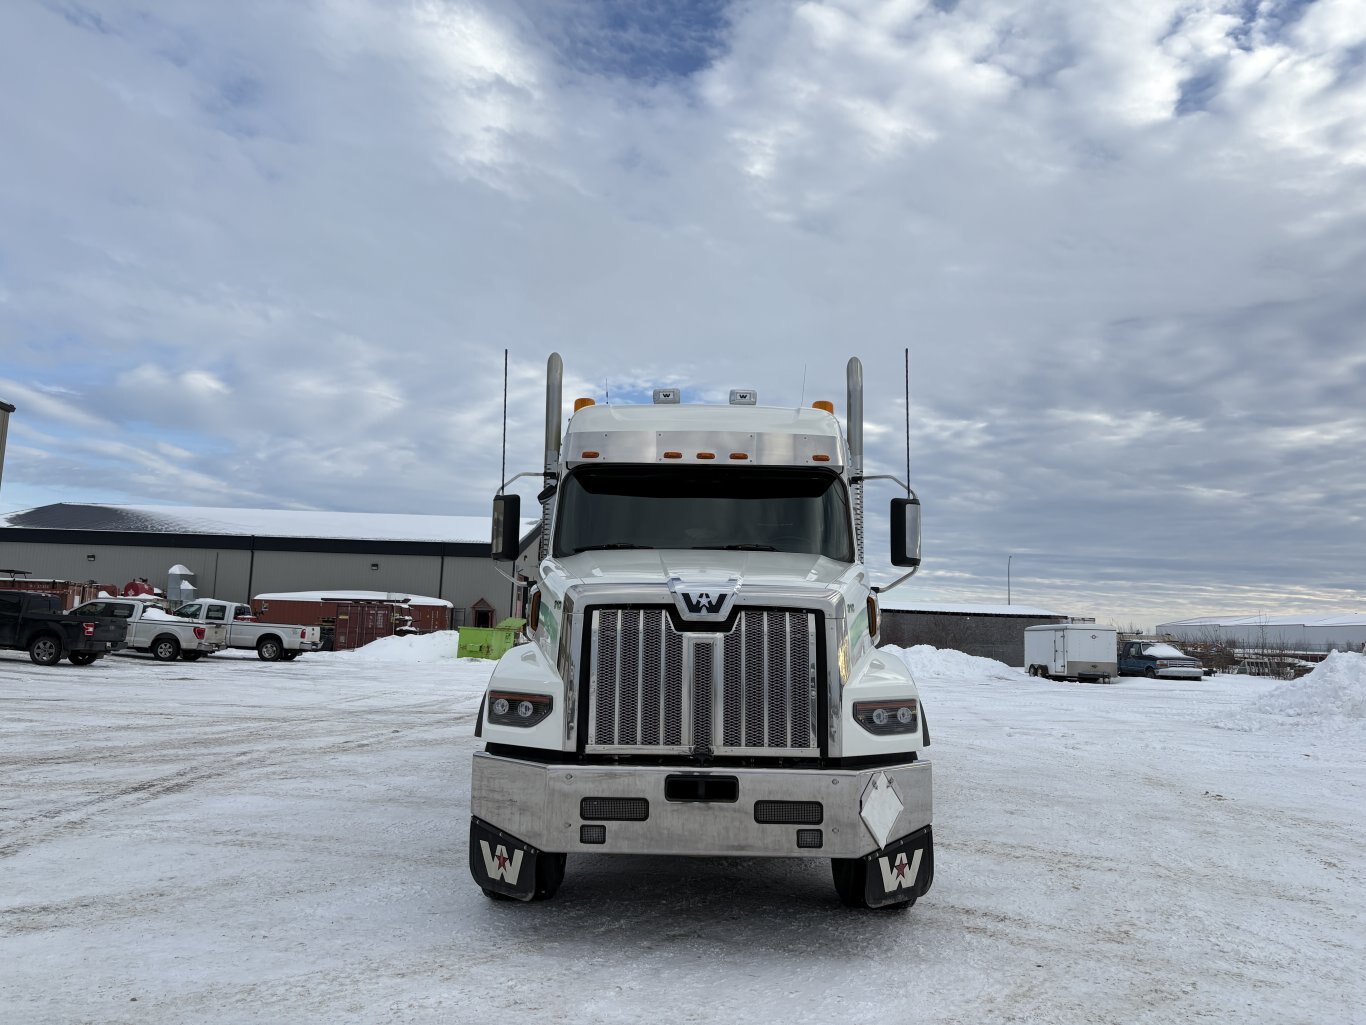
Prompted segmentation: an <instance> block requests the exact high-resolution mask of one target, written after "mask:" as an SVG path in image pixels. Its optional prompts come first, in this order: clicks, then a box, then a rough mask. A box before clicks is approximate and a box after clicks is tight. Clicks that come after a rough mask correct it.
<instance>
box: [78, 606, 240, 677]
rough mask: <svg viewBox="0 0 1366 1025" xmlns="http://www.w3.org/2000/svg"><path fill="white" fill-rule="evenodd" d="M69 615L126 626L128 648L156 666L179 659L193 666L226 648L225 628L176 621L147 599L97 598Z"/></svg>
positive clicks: (226, 631) (226, 632)
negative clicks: (147, 654) (149, 657)
mask: <svg viewBox="0 0 1366 1025" xmlns="http://www.w3.org/2000/svg"><path fill="white" fill-rule="evenodd" d="M69 615H73V616H94V617H95V618H98V619H112V620H115V621H116V622H119V623H125V624H127V626H128V635H127V642H128V647H129V648H131V649H133V650H134V651H145V652H150V653H151V655H152V657H153V658H155V659H156V660H157V661H158V662H174V661H175V660H176V659H177V658H182V659H184V660H185V661H186V662H193V661H194V660H195V659H197V658H201V657H203V656H204V655H211V654H213V653H214V652H215V651H221V650H222V649H223V648H225V647H227V645H228V629H227V627H225V626H221V625H219V626H213V625H207V624H206V625H203V626H200V625H197V624H195V623H186V622H185V621H184V620H180V619H176V618H175V617H174V616H172V615H170V614H169V613H168V612H166V610H165V609H163V608H162V607H161V603H160V601H159V600H153V599H150V598H97V599H95V600H94V601H88V602H86V603H85V604H84V605H77V606H76V607H75V608H74V609H72V610H71V612H70V613H69Z"/></svg>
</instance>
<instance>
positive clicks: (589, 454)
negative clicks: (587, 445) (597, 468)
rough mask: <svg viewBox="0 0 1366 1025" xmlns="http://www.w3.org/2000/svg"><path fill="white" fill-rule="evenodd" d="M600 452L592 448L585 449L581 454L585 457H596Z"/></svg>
mask: <svg viewBox="0 0 1366 1025" xmlns="http://www.w3.org/2000/svg"><path fill="white" fill-rule="evenodd" d="M600 454H601V453H599V452H594V451H593V450H592V449H586V450H585V451H583V452H581V453H579V455H580V456H582V457H583V458H584V459H596V458H598V456H599V455H600Z"/></svg>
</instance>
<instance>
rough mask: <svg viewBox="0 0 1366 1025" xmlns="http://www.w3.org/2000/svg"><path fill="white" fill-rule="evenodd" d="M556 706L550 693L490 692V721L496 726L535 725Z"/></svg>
mask: <svg viewBox="0 0 1366 1025" xmlns="http://www.w3.org/2000/svg"><path fill="white" fill-rule="evenodd" d="M554 707H555V699H554V698H552V697H551V696H550V695H549V694H514V693H512V692H511V691H490V692H489V722H490V723H492V724H494V725H495V726H520V727H523V728H525V727H528V726H535V725H536V724H537V723H538V722H542V721H543V720H544V719H545V717H546V716H548V715H549V714H550V710H551V709H552V708H554Z"/></svg>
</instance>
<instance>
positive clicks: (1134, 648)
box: [1119, 640, 1205, 680]
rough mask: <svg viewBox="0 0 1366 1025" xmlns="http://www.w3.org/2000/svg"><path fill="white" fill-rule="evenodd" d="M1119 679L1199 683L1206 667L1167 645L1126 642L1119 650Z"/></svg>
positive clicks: (1159, 642) (1163, 642) (1148, 642)
mask: <svg viewBox="0 0 1366 1025" xmlns="http://www.w3.org/2000/svg"><path fill="white" fill-rule="evenodd" d="M1119 675H1120V676H1146V677H1148V678H1149V679H1152V680H1156V679H1163V680H1198V679H1200V678H1201V677H1203V676H1204V675H1205V667H1204V666H1203V665H1201V664H1200V660H1199V659H1198V658H1191V657H1190V656H1189V655H1187V654H1186V653H1185V652H1184V651H1182V650H1181V649H1180V648H1177V647H1174V646H1173V645H1171V644H1168V643H1167V642H1166V641H1144V640H1137V641H1125V642H1124V644H1123V645H1122V646H1121V647H1120V650H1119Z"/></svg>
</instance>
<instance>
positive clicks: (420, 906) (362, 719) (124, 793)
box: [0, 635, 1366, 1025]
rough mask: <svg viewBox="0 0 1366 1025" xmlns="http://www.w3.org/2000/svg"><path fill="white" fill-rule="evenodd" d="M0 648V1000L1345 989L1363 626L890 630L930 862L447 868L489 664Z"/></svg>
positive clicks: (111, 1011) (316, 1001) (840, 1007)
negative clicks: (1067, 651)
mask: <svg viewBox="0 0 1366 1025" xmlns="http://www.w3.org/2000/svg"><path fill="white" fill-rule="evenodd" d="M453 651H454V648H453V643H452V642H451V638H450V636H449V635H447V636H445V637H441V636H436V637H429V638H410V639H391V640H388V641H384V642H380V643H379V644H377V645H374V646H372V647H371V648H369V649H363V650H362V651H361V652H357V653H338V654H326V655H312V656H307V657H305V658H303V659H300V660H299V661H297V662H294V663H288V664H287V663H262V662H259V661H257V660H255V658H246V657H240V656H234V655H231V654H229V655H219V656H215V657H214V658H212V659H208V660H205V661H202V662H199V663H195V664H186V663H173V664H161V663H156V662H153V661H151V660H149V659H146V658H126V657H111V658H106V659H104V660H102V661H100V662H98V663H96V664H95V665H94V666H92V667H89V668H76V667H72V666H68V665H65V664H63V665H62V666H60V667H58V668H55V669H41V668H39V667H37V666H34V665H32V664H30V663H29V661H28V659H27V658H26V657H25V656H23V655H22V654H18V653H10V652H6V653H3V654H0V769H2V772H0V1008H3V1013H0V1021H4V1022H5V1023H6V1025H11V1023H13V1025H18V1023H29V1022H45V1023H46V1022H52V1023H58V1022H60V1023H69V1022H98V1023H118V1022H137V1023H142V1025H149V1023H151V1025H155V1023H168V1022H252V1021H261V1022H291V1023H293V1022H465V1021H469V1022H483V1023H487V1022H495V1021H497V1022H562V1021H570V1022H656V1021H658V1022H727V1023H731V1022H745V1023H764V1022H782V1023H787V1022H808V1021H810V1022H849V1023H860V1022H875V1021H876V1022H909V1021H915V1022H961V1023H980V1022H1058V1023H1063V1022H1067V1023H1070V1022H1115V1023H1121V1022H1123V1023H1132V1022H1153V1023H1158V1022H1161V1023H1170V1022H1186V1021H1210V1022H1233V1021H1237V1022H1275V1023H1277V1025H1292V1023H1299V1022H1304V1023H1323V1025H1346V1023H1352V1022H1363V1021H1366V982H1363V975H1364V974H1366V973H1364V972H1363V965H1366V925H1364V924H1363V922H1366V897H1364V896H1363V893H1366V885H1364V884H1366V829H1364V828H1363V827H1364V826H1366V744H1364V743H1363V741H1366V720H1363V703H1366V668H1363V666H1364V665H1366V658H1363V657H1362V656H1357V655H1340V656H1334V658H1333V660H1332V661H1331V662H1330V663H1328V664H1326V665H1325V666H1324V667H1323V668H1321V669H1320V670H1319V671H1317V672H1316V673H1315V674H1314V675H1311V676H1309V677H1306V678H1304V679H1302V680H1298V681H1294V682H1293V683H1285V684H1281V683H1278V682H1275V681H1268V680H1264V679H1253V678H1250V677H1241V676H1222V677H1213V678H1209V679H1205V680H1194V681H1149V680H1143V679H1134V678H1126V679H1121V680H1117V681H1116V682H1115V683H1114V684H1112V685H1109V686H1106V685H1084V684H1075V683H1057V682H1050V681H1045V680H1040V679H1032V678H1030V677H1027V676H1026V675H1024V674H1023V673H1021V672H1019V671H1018V670H1012V669H1008V668H1006V667H1004V666H1002V665H1000V664H999V663H995V662H988V661H986V660H981V659H972V658H969V657H967V656H962V655H958V654H956V653H948V652H936V651H933V650H931V649H925V648H917V649H912V650H910V651H908V652H905V653H903V657H905V658H906V659H907V660H908V662H909V664H910V665H911V667H912V669H913V670H914V672H915V674H916V677H917V680H918V682H919V684H920V687H921V690H922V696H923V698H924V701H925V704H926V709H927V712H928V717H929V724H930V728H931V732H932V735H933V738H934V745H933V748H932V749H931V750H932V754H933V757H934V765H935V803H936V809H935V812H936V814H935V836H936V840H937V851H936V876H935V885H934V889H933V890H932V891H931V892H930V893H929V895H928V896H927V897H926V898H925V899H924V900H923V901H921V903H920V904H918V905H917V906H916V907H915V908H913V909H912V910H911V911H909V912H905V913H891V914H888V913H875V912H874V913H870V912H854V911H850V910H847V909H844V908H842V907H841V906H840V905H839V904H838V902H837V900H836V898H835V893H834V890H833V887H832V886H831V883H830V871H829V866H828V863H826V862H824V861H820V860H810V861H805V860H791V861H789V860H774V861H743V860H734V859H689V860H676V859H663V858H659V859H652V858H643V857H630V858H617V859H613V858H608V857H603V856H582V855H572V856H571V858H570V862H569V871H568V874H567V876H566V880H565V883H564V886H563V888H562V889H561V891H560V894H559V896H558V897H557V898H556V899H555V900H554V901H552V902H550V903H546V904H532V905H522V904H509V903H493V902H491V901H489V900H487V899H486V898H485V897H484V896H483V895H482V894H481V893H480V891H479V890H478V888H477V887H475V886H474V884H473V883H472V882H471V880H470V878H469V875H468V870H467V867H466V859H467V852H466V840H467V832H468V805H469V760H470V754H471V752H472V751H473V750H474V749H475V747H476V744H477V742H476V741H475V739H474V737H473V735H472V731H473V719H474V715H475V710H476V708H477V706H478V703H479V696H480V693H481V691H482V688H483V684H484V681H485V680H486V679H487V676H488V671H489V663H485V662H478V661H474V660H458V659H456V658H454V657H453Z"/></svg>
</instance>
